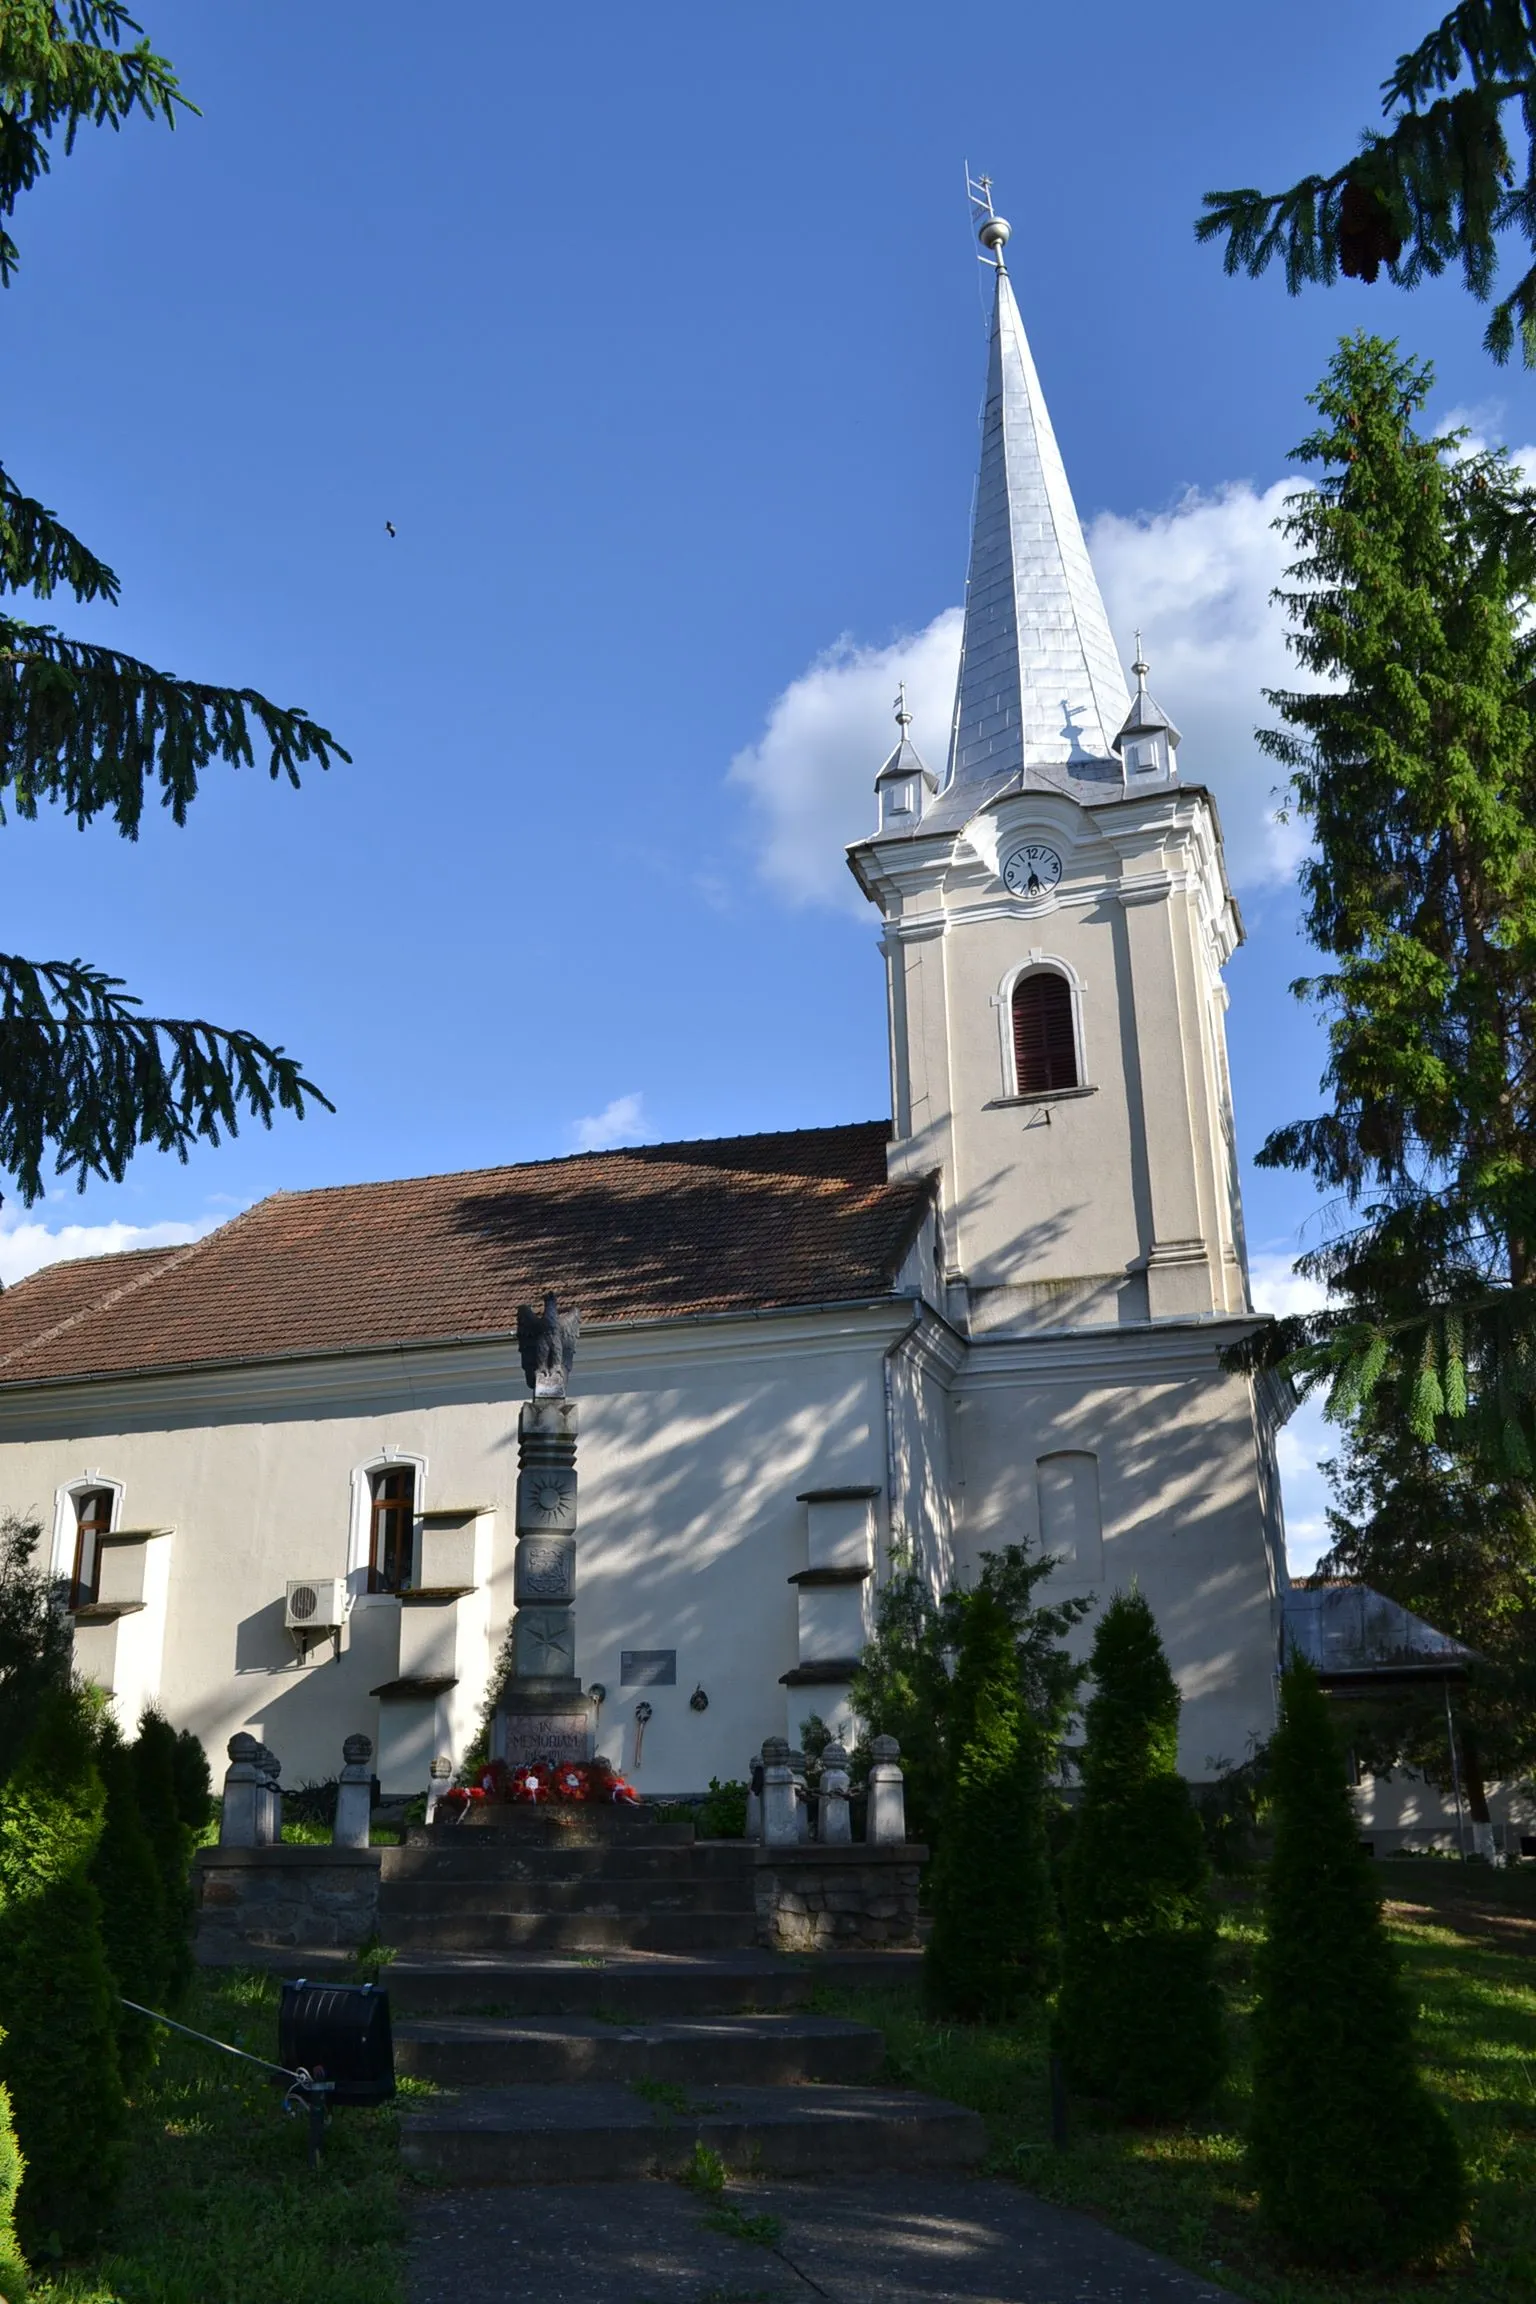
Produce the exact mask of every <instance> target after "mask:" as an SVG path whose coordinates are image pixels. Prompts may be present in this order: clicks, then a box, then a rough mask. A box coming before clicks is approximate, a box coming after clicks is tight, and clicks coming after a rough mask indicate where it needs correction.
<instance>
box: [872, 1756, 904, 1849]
mask: <svg viewBox="0 0 1536 2304" xmlns="http://www.w3.org/2000/svg"><path fill="white" fill-rule="evenodd" d="M869 1749H870V1755H871V1758H870V1769H869V1809H868V1813H867V1815H866V1819H865V1824H864V1837H865V1839H866V1841H868V1842H869V1843H870V1844H871V1845H872V1846H875V1847H894V1846H896V1845H897V1843H898V1842H900V1841H903V1840H905V1839H906V1837H907V1796H906V1790H905V1780H904V1778H903V1776H902V1773H901V1769H900V1767H899V1766H898V1761H899V1758H900V1754H901V1746H900V1745H899V1744H898V1743H897V1741H896V1739H895V1737H894V1736H876V1737H875V1738H874V1740H873V1741H872V1743H871V1744H870V1747H869Z"/></svg>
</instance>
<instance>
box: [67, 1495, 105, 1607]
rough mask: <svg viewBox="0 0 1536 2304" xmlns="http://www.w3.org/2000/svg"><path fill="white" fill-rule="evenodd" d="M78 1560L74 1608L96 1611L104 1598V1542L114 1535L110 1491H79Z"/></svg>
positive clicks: (71, 1594) (73, 1575) (73, 1577)
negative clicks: (98, 1603) (103, 1539)
mask: <svg viewBox="0 0 1536 2304" xmlns="http://www.w3.org/2000/svg"><path fill="white" fill-rule="evenodd" d="M74 1506H75V1557H74V1563H73V1566H72V1568H71V1570H70V1577H69V1605H70V1607H71V1608H94V1606H95V1605H96V1602H97V1600H98V1599H99V1598H100V1596H101V1545H102V1538H103V1537H105V1536H109V1535H110V1534H111V1533H112V1491H111V1489H110V1488H77V1489H76V1491H75V1496H74Z"/></svg>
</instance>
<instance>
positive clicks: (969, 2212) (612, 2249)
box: [409, 2175, 1231, 2304]
mask: <svg viewBox="0 0 1536 2304" xmlns="http://www.w3.org/2000/svg"><path fill="white" fill-rule="evenodd" d="M727 2197H728V2199H729V2202H730V2204H731V2205H732V2206H733V2207H735V2208H737V2209H739V2210H740V2211H741V2212H742V2214H744V2215H748V2216H762V2215H771V2216H775V2217H777V2218H778V2219H779V2220H780V2223H781V2225H782V2231H781V2233H780V2236H779V2238H778V2240H777V2242H776V2243H775V2244H774V2245H773V2246H763V2245H760V2244H757V2243H754V2242H752V2241H748V2240H742V2239H739V2238H737V2237H734V2236H732V2235H730V2234H728V2233H725V2232H721V2231H717V2230H714V2229H712V2228H711V2227H710V2225H709V2223H708V2222H707V2221H706V2218H707V2216H708V2213H709V2210H708V2204H707V2203H706V2202H704V2201H702V2200H700V2199H699V2198H698V2197H697V2196H696V2195H695V2194H693V2193H691V2192H689V2191H686V2190H685V2189H684V2188H683V2187H682V2186H681V2185H677V2184H668V2183H661V2182H636V2183H620V2184H568V2185H538V2186H527V2187H517V2188H507V2189H505V2190H503V2189H495V2190H486V2191H454V2192H438V2193H426V2194H423V2195H422V2196H421V2197H420V2198H419V2200H418V2203H417V2206H416V2210H415V2235H414V2242H413V2247H412V2254H411V2280H410V2288H409V2295H410V2304H512V2300H513V2299H516V2300H517V2304H523V2300H525V2299H527V2298H530V2297H531V2298H534V2299H537V2304H791V2300H793V2304H812V2300H813V2299H814V2298H816V2297H823V2298H826V2299H828V2300H829V2304H1231V2298H1230V2295H1229V2294H1228V2292H1227V2291H1225V2290H1223V2289H1220V2288H1217V2287H1214V2286H1213V2285H1212V2284H1211V2283H1210V2282H1209V2281H1205V2280H1201V2279H1198V2278H1197V2277H1196V2276H1195V2275H1194V2274H1193V2273H1189V2272H1184V2271H1181V2270H1180V2269H1179V2267H1178V2266H1177V2265H1175V2264H1170V2263H1168V2262H1167V2261H1166V2259H1164V2258H1163V2257H1160V2256H1154V2255H1152V2254H1151V2253H1150V2252H1149V2251H1148V2250H1147V2249H1145V2248H1139V2247H1138V2246H1137V2245H1136V2243H1135V2242H1134V2241H1131V2240H1122V2239H1121V2238H1119V2237H1118V2235H1117V2234H1115V2233H1113V2232H1108V2231H1106V2230H1105V2229H1104V2227H1103V2226H1102V2225H1100V2224H1096V2223H1095V2222H1094V2221H1093V2220H1092V2218H1091V2217H1087V2216H1079V2215H1076V2214H1074V2213H1073V2212H1072V2211H1071V2210H1069V2209H1065V2208H1055V2207H1051V2206H1050V2205H1049V2204H1048V2203H1046V2202H1045V2201H1043V2200H1036V2199H1034V2198H1033V2197H1032V2196H1031V2195H1030V2194H1029V2193H1028V2192H1024V2191H1021V2190H1020V2189H1019V2187H1018V2186H1017V2185H1015V2184H1009V2183H1005V2182H1002V2181H1001V2180H999V2179H996V2178H991V2177H985V2176H962V2177H946V2176H938V2175H935V2176H915V2175H914V2176H906V2177H878V2178H872V2179H870V2180H869V2181H867V2182H863V2183H853V2184H814V2185H813V2184H784V2183H764V2184H734V2183H733V2184H732V2186H731V2188H730V2192H729V2194H728V2196H727Z"/></svg>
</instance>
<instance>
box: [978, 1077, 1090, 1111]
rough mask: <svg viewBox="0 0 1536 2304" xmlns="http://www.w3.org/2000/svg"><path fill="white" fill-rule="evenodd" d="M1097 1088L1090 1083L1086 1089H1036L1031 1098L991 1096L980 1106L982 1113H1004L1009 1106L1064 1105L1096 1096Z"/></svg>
mask: <svg viewBox="0 0 1536 2304" xmlns="http://www.w3.org/2000/svg"><path fill="white" fill-rule="evenodd" d="M1098 1092H1099V1091H1098V1088H1097V1086H1096V1085H1094V1084H1092V1083H1090V1085H1089V1086H1088V1087H1086V1088H1037V1089H1036V1090H1035V1092H1034V1094H1033V1095H1032V1096H993V1097H990V1098H989V1099H988V1101H987V1102H986V1103H985V1104H984V1105H983V1106H982V1110H983V1111H984V1112H1005V1111H1007V1109H1008V1107H1009V1106H1010V1105H1011V1104H1065V1103H1066V1102H1067V1101H1068V1099H1069V1098H1071V1097H1073V1096H1097V1094H1098Z"/></svg>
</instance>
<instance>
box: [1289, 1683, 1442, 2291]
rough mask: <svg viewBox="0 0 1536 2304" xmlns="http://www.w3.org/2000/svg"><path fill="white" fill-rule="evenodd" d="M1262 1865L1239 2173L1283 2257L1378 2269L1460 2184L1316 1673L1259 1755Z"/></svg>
mask: <svg viewBox="0 0 1536 2304" xmlns="http://www.w3.org/2000/svg"><path fill="white" fill-rule="evenodd" d="M1270 1798H1271V1802H1272V1818H1273V1825H1274V1835H1275V1845H1274V1855H1273V1857H1272V1858H1271V1860H1270V1866H1269V1876H1268V1884H1267V1899H1266V1900H1267V1907H1268V1910H1267V1919H1268V1930H1267V1935H1266V1938H1265V1940H1264V1942H1263V1943H1262V1944H1261V1946H1260V1948H1259V1952H1258V1956H1257V1959H1256V1963H1255V1981H1256V1984H1257V1987H1258V2005H1257V2008H1256V2010H1255V2014H1254V2020H1253V2043H1254V2076H1253V2116H1252V2122H1251V2125H1250V2129H1249V2138H1248V2152H1249V2162H1250V2166H1251V2169H1252V2173H1253V2176H1254V2179H1255V2182H1256V2184H1257V2187H1258V2193H1259V2203H1260V2207H1261V2209H1262V2212H1263V2214H1264V2218H1265V2220H1266V2222H1267V2223H1268V2224H1269V2226H1270V2228H1271V2230H1272V2231H1273V2232H1274V2233H1275V2234H1276V2235H1277V2237H1278V2238H1279V2239H1280V2240H1281V2241H1282V2242H1283V2243H1284V2244H1285V2245H1286V2246H1288V2247H1289V2248H1290V2249H1292V2250H1293V2251H1294V2252H1295V2254H1296V2255H1298V2256H1303V2257H1310V2258H1312V2259H1313V2260H1314V2261H1316V2262H1319V2263H1325V2264H1330V2265H1351V2266H1359V2267H1375V2268H1381V2269H1387V2268H1391V2267H1395V2266H1399V2265H1404V2264H1412V2263H1416V2262H1419V2261H1421V2260H1423V2259H1425V2258H1428V2257H1431V2256H1433V2255H1434V2254H1435V2253H1436V2251H1437V2250H1439V2249H1441V2248H1443V2247H1444V2246H1445V2245H1446V2244H1447V2243H1448V2242H1449V2241H1450V2240H1451V2239H1452V2238H1453V2237H1454V2235H1455V2233H1456V2229H1457V2227H1458V2225H1459V2224H1460V2222H1461V2219H1462V2217H1463V2215H1464V2213H1465V2211H1466V2206H1467V2185H1466V2178H1465V2174H1464V2172H1463V2169H1462V2164H1461V2155H1460V2152H1459V2150H1458V2147H1457V2143H1456V2138H1455V2135H1454V2133H1453V2131H1452V2128H1451V2125H1450V2122H1449V2120H1448V2119H1447V2117H1446V2115H1445V2113H1444V2112H1443V2110H1442V2109H1441V2107H1440V2106H1439V2105H1438V2104H1437V2103H1436V2102H1435V2100H1434V2099H1433V2097H1432V2096H1431V2095H1430V2093H1429V2090H1428V2089H1427V2088H1426V2086H1425V2084H1424V2080H1423V2078H1422V2076H1421V2074H1420V2072H1419V2069H1418V2065H1417V2061H1416V2059H1415V2056H1414V2045H1413V2012H1412V2009H1411V2006H1410V2004H1409V2001H1408V1997H1407V1995H1406V1993H1405V1991H1404V1989H1403V1985H1402V1981H1401V1978H1400V1975H1399V1972H1398V1963H1397V1956H1396V1954H1395V1952H1394V1950H1393V1947H1392V1945H1391V1943H1390V1942H1389V1940H1388V1937H1387V1934H1386V1930H1385V1929H1384V1927H1383V1926H1382V1919H1381V1906H1380V1899H1379V1896H1378V1892H1377V1887H1376V1881H1375V1878H1374V1874H1373V1870H1372V1867H1371V1864H1370V1860H1369V1858H1368V1857H1366V1856H1365V1855H1364V1854H1363V1852H1362V1850H1361V1848H1360V1845H1359V1838H1358V1828H1357V1825H1356V1822H1355V1815H1354V1809H1353V1806H1352V1804H1351V1802H1350V1797H1349V1792H1348V1789H1347V1787H1346V1784H1345V1779H1344V1756H1343V1752H1342V1749H1341V1747H1340V1744H1339V1740H1338V1738H1337V1736H1336V1734H1335V1732H1334V1727H1333V1723H1332V1721H1331V1719H1330V1718H1329V1713H1328V1702H1327V1699H1326V1697H1325V1696H1324V1695H1323V1692H1322V1690H1321V1688H1320V1687H1319V1686H1318V1683H1317V1679H1316V1676H1315V1675H1314V1674H1313V1673H1312V1672H1311V1671H1310V1670H1309V1669H1308V1667H1307V1666H1306V1665H1304V1664H1293V1665H1292V1666H1291V1668H1290V1669H1289V1670H1288V1671H1287V1672H1286V1674H1285V1677H1284V1679H1283V1681H1282V1683H1281V1720H1280V1726H1279V1728H1278V1729H1277V1730H1276V1733H1275V1736H1274V1738H1273V1740H1272V1742H1271V1744H1270Z"/></svg>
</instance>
